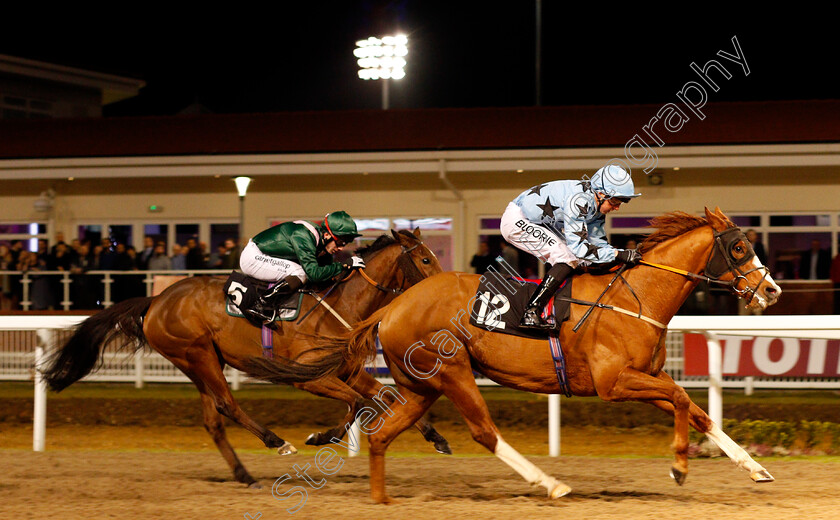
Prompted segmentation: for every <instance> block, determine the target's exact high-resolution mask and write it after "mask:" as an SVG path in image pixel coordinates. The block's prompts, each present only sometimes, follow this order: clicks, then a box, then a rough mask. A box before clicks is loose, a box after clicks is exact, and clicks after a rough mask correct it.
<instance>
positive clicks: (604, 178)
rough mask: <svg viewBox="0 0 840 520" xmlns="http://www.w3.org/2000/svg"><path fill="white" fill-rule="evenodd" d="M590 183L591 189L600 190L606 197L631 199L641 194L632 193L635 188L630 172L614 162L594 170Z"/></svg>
mask: <svg viewBox="0 0 840 520" xmlns="http://www.w3.org/2000/svg"><path fill="white" fill-rule="evenodd" d="M591 183H592V191H600V192H602V193H605V194H606V195H607V196H608V197H620V198H626V199H633V198H636V197H639V196H641V193H634V192H635V191H636V188H635V187H634V186H633V178H632V177H630V174H629V173H627V172H626V171H625V170H624V168H622V167H621V166H616V165H615V164H609V165H607V166H604V167H603V168H601V169H600V170H598V171H597V172H595V175H593V176H592V179H591Z"/></svg>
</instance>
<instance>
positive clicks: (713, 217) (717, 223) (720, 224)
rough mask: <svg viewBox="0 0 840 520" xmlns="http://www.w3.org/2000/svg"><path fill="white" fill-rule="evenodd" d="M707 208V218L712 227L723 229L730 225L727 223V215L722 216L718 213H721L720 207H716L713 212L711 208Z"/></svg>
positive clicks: (717, 229)
mask: <svg viewBox="0 0 840 520" xmlns="http://www.w3.org/2000/svg"><path fill="white" fill-rule="evenodd" d="M705 210H706V220H707V221H708V222H709V224H710V225H711V226H712V229H714V230H715V231H723V230H724V229H726V228H727V227H729V225H728V224H727V223H726V217H720V216H719V215H718V214H719V213H720V208H715V212H714V213H712V212H711V211H709V208H705Z"/></svg>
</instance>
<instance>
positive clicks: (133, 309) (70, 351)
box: [42, 297, 152, 392]
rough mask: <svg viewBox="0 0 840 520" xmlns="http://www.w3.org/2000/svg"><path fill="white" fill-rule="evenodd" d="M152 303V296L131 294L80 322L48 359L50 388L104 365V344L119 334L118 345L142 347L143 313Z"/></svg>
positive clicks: (46, 373)
mask: <svg viewBox="0 0 840 520" xmlns="http://www.w3.org/2000/svg"><path fill="white" fill-rule="evenodd" d="M151 304H152V298H151V297H143V298H131V299H129V300H125V301H122V302H120V303H117V304H114V305H112V306H111V307H108V308H107V309H105V310H103V311H99V312H97V313H96V314H94V315H93V316H91V317H90V318H88V319H86V320H85V321H83V322H82V323H80V324H79V325H78V326H77V327H76V329H75V331H74V332H73V335H72V336H70V339H68V340H67V342H66V343H64V345H62V346H61V347H60V348H59V349H58V350H57V351H56V352H54V353H53V354H52V355H50V357H49V359H48V360H47V365H48V366H47V369H46V370H44V371H43V372H42V373H43V376H44V379H45V380H46V381H47V384H48V385H49V387H50V388H51V389H53V390H54V391H56V392H60V391H62V390H64V389H65V388H67V387H68V386H70V385H72V384H73V383H75V382H76V381H78V380H79V379H81V378H83V377H85V376H86V375H88V374H89V373H91V372H92V371H94V370H96V369H98V368H99V366H97V362H99V364H100V365H101V357H102V351H103V350H104V349H105V346H106V345H108V344H110V343H111V342H113V341H114V340H117V339H118V338H119V340H120V341H122V344H120V345H119V347H118V348H119V349H124V348H127V347H129V348H133V349H134V351H135V352H136V351H137V350H139V349H141V348H143V347H144V346H145V345H146V344H147V343H146V336H145V335H144V334H143V316H144V315H145V314H146V311H148V310H149V306H150V305H151Z"/></svg>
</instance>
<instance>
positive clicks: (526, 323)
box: [519, 307, 557, 331]
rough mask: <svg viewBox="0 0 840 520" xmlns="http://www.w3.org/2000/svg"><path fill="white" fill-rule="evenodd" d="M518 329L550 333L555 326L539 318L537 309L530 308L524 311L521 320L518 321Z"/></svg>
mask: <svg viewBox="0 0 840 520" xmlns="http://www.w3.org/2000/svg"><path fill="white" fill-rule="evenodd" d="M519 328H520V329H535V330H546V331H550V330H555V329H556V328H557V325H555V324H553V323H549V322H547V321H545V320H543V319H542V317H540V314H539V308H536V307H530V308H528V309H525V313H524V314H522V319H521V320H519Z"/></svg>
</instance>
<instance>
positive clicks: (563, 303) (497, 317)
mask: <svg viewBox="0 0 840 520" xmlns="http://www.w3.org/2000/svg"><path fill="white" fill-rule="evenodd" d="M572 279H573V278H572V277H571V276H570V277H569V278H567V279H566V280H565V281H564V282H563V285H562V286H560V289H559V290H558V291H557V293H556V294H555V295H554V298H553V299H552V300H550V301H549V302H548V305H546V307H545V309H544V311H543V317H544V318H548V316H554V320H555V322H556V323H558V324H559V323H562V322H564V321H566V320H568V319H569V315H570V303H569V302H568V301H567V299H568V298H570V297H571V295H572ZM540 281H541V280H526V279H523V278H514V277H506V278H503V277H502V276H501V275H499V274H497V273H493V272H490V271H488V272H487V273H486V274H485V275H484V276H483V277H482V278H481V282H480V283H479V284H478V290H477V291H476V295H475V304H474V305H473V308H472V310H471V312H470V324H471V325H473V326H475V327H479V328H482V329H485V330H489V331H492V332H501V333H504V334H511V335H514V336H520V337H524V338H531V339H546V338H548V337H549V336H550V335H551V331H540V330H533V329H520V328H519V321H520V320H521V319H522V315H523V314H524V313H525V308H526V307H527V305H528V302H529V301H530V299H531V295H533V294H534V292H535V291H536V290H537V287H538V286H539V284H540Z"/></svg>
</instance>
